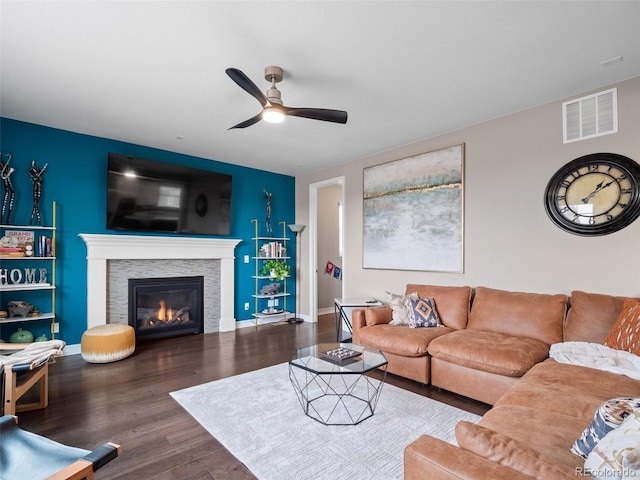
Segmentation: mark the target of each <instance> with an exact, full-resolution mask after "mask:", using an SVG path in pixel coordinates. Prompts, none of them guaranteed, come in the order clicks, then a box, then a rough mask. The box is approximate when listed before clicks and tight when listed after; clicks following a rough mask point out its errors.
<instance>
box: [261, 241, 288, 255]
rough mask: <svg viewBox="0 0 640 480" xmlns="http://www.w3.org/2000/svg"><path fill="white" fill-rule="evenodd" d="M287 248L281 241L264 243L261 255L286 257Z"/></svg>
mask: <svg viewBox="0 0 640 480" xmlns="http://www.w3.org/2000/svg"><path fill="white" fill-rule="evenodd" d="M285 253H286V249H285V248H284V246H283V245H282V243H280V242H269V243H264V244H263V245H262V247H260V256H262V257H284V256H285Z"/></svg>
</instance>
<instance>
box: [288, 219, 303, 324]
mask: <svg viewBox="0 0 640 480" xmlns="http://www.w3.org/2000/svg"><path fill="white" fill-rule="evenodd" d="M305 227H306V225H296V224H295V223H294V224H291V225H289V228H290V229H291V231H292V232H293V233H294V235H295V236H296V277H295V284H296V301H295V312H294V314H293V317H291V318H288V319H287V322H289V323H300V322H304V320H303V319H302V318H298V299H299V298H300V292H299V289H298V270H299V266H300V242H299V241H298V234H299V233H302V231H303V230H304V229H305Z"/></svg>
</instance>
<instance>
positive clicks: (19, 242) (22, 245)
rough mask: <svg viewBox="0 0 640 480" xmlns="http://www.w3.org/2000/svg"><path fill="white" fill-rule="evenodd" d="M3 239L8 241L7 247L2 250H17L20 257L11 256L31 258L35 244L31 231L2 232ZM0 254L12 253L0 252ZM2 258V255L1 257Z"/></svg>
mask: <svg viewBox="0 0 640 480" xmlns="http://www.w3.org/2000/svg"><path fill="white" fill-rule="evenodd" d="M4 235H5V237H6V238H7V239H8V240H7V243H8V246H7V247H3V248H17V249H18V251H20V252H22V255H12V256H25V255H26V256H28V257H30V256H33V251H34V250H33V246H34V244H35V234H34V232H33V231H31V230H6V231H5V232H4ZM0 253H13V252H6V251H3V250H0ZM3 256H4V255H3Z"/></svg>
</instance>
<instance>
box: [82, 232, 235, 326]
mask: <svg viewBox="0 0 640 480" xmlns="http://www.w3.org/2000/svg"><path fill="white" fill-rule="evenodd" d="M78 236H79V237H80V238H82V240H83V241H84V242H85V244H86V245H87V328H91V327H95V326H97V325H104V324H106V323H121V321H120V320H116V321H114V322H111V321H110V319H109V317H108V314H107V310H108V308H107V307H108V294H109V267H108V264H109V262H110V261H114V260H136V261H137V262H136V263H140V262H139V261H140V260H149V261H151V263H152V264H153V262H154V261H157V260H172V261H174V262H172V263H176V262H175V260H185V261H187V260H189V261H192V260H198V261H202V260H218V261H219V262H216V263H219V268H217V269H216V270H217V271H219V277H220V279H219V285H220V289H219V290H220V292H219V299H220V302H219V305H220V312H219V316H217V317H218V318H219V322H217V323H218V325H217V328H218V329H219V330H218V331H220V332H226V331H232V330H235V327H236V320H235V318H234V316H233V311H234V283H235V265H234V261H235V247H236V246H237V245H238V243H240V240H236V239H221V238H201V237H157V236H135V235H101V234H87V233H81V234H79V235H78ZM185 263H186V264H189V263H191V262H185ZM195 263H197V262H195ZM205 263H209V262H205ZM189 272H190V275H199V274H200V273H198V272H197V271H194V269H193V268H191V269H190V270H189ZM179 275H180V274H179V273H178V274H177V276H179ZM215 283H218V282H215ZM205 315H206V312H205ZM212 328H215V327H212V326H210V327H209V328H205V333H209V332H208V331H207V330H211V329H212Z"/></svg>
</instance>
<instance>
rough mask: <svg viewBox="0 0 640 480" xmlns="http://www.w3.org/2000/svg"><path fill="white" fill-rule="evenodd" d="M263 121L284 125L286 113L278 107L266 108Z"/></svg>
mask: <svg viewBox="0 0 640 480" xmlns="http://www.w3.org/2000/svg"><path fill="white" fill-rule="evenodd" d="M262 119H263V120H264V121H265V122H269V123H282V122H284V113H283V112H282V110H280V109H279V108H276V107H265V109H264V111H263V112H262Z"/></svg>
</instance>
